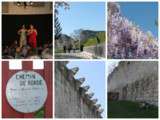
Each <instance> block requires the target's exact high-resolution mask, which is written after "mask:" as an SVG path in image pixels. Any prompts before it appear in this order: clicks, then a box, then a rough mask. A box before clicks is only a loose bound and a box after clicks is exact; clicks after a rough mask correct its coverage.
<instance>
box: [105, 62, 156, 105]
mask: <svg viewBox="0 0 160 120" xmlns="http://www.w3.org/2000/svg"><path fill="white" fill-rule="evenodd" d="M117 93H118V94H117ZM108 95H109V96H108V98H109V99H112V98H113V99H116V100H129V101H138V102H146V103H149V104H152V105H156V106H158V62H156V61H128V62H124V61H123V62H120V63H119V65H118V66H117V67H116V68H115V69H114V70H113V72H112V73H110V74H109V76H108ZM117 97H118V98H117Z"/></svg>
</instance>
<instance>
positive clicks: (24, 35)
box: [18, 25, 27, 48]
mask: <svg viewBox="0 0 160 120" xmlns="http://www.w3.org/2000/svg"><path fill="white" fill-rule="evenodd" d="M18 35H20V40H19V47H20V48H22V47H23V46H26V44H27V29H26V28H25V25H22V28H21V29H20V30H18Z"/></svg>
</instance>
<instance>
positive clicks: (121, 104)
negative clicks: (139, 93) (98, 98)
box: [108, 101, 158, 118]
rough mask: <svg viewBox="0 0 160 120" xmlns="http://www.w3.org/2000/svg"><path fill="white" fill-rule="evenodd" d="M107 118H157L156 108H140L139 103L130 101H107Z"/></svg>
mask: <svg viewBox="0 0 160 120" xmlns="http://www.w3.org/2000/svg"><path fill="white" fill-rule="evenodd" d="M108 117H109V118H158V107H156V106H150V107H149V108H148V109H147V108H146V109H145V108H144V109H143V108H140V105H139V103H137V102H131V101H109V102H108Z"/></svg>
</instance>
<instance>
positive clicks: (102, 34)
mask: <svg viewBox="0 0 160 120" xmlns="http://www.w3.org/2000/svg"><path fill="white" fill-rule="evenodd" d="M97 37H98V39H99V40H100V41H99V42H100V43H99V44H101V43H104V42H105V32H99V33H97ZM82 44H83V45H84V46H85V47H87V46H93V45H96V44H98V43H97V38H96V37H91V38H89V39H87V40H85V41H84V42H83V43H82Z"/></svg>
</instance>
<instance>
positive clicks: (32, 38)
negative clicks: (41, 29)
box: [28, 25, 37, 49]
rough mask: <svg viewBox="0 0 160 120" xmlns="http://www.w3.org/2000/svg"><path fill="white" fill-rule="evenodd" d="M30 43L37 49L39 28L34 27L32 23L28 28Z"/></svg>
mask: <svg viewBox="0 0 160 120" xmlns="http://www.w3.org/2000/svg"><path fill="white" fill-rule="evenodd" d="M28 43H29V45H30V46H31V47H32V48H34V49H36V47H37V30H36V29H35V28H34V26H33V25H30V28H29V30H28Z"/></svg>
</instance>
